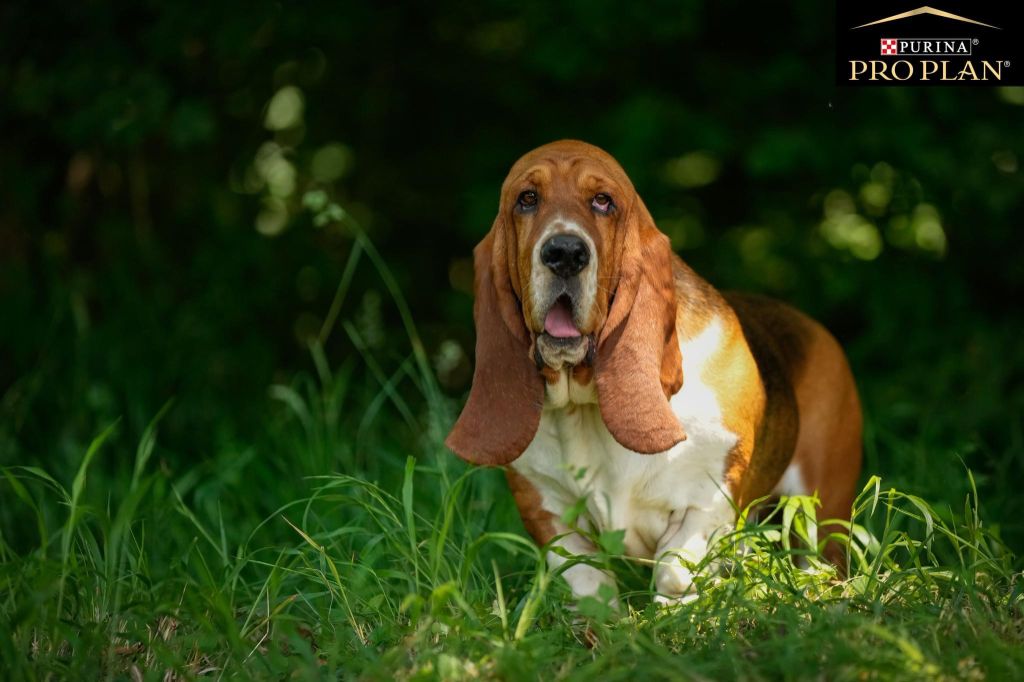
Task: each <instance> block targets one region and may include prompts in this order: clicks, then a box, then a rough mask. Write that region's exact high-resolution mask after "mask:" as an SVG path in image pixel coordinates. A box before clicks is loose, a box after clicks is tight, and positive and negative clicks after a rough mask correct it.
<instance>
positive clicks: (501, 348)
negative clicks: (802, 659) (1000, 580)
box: [447, 140, 861, 601]
mask: <svg viewBox="0 0 1024 682" xmlns="http://www.w3.org/2000/svg"><path fill="white" fill-rule="evenodd" d="M605 208H606V209H607V210H604V209H605ZM556 236H563V238H568V239H569V240H571V243H572V244H573V248H575V249H577V250H578V252H573V253H574V254H575V255H576V256H579V260H578V262H575V266H574V267H560V266H561V265H562V264H563V263H562V262H561V261H558V260H557V259H556V260H554V261H552V258H551V257H550V256H551V254H550V251H551V247H550V244H551V243H552V242H551V240H552V238H553V237H556ZM563 240H564V239H563ZM559 243H561V242H559ZM583 251H586V253H583ZM559 253H562V252H559ZM474 255H475V269H476V282H475V286H476V302H475V307H474V319H475V322H476V328H477V348H476V369H475V373H474V377H473V387H472V390H471V392H470V396H469V399H468V401H467V403H466V406H465V408H464V410H463V412H462V415H461V416H460V418H459V420H458V422H457V423H456V425H455V427H454V428H453V430H452V432H451V434H450V435H449V438H448V441H447V443H448V445H449V447H450V448H451V449H452V450H453V451H454V452H455V453H456V454H458V455H459V456H460V457H462V458H463V459H465V460H468V461H470V462H473V463H475V464H480V465H486V466H505V467H506V472H507V476H508V481H509V485H510V487H511V490H512V493H513V495H514V496H515V500H516V504H517V505H518V508H519V511H520V514H521V515H522V518H523V522H524V524H525V526H526V529H527V531H528V532H529V533H530V534H531V535H532V536H533V538H534V539H535V540H536V541H537V542H538V543H539V544H541V545H545V544H547V543H549V542H551V541H552V540H553V539H554V542H555V543H556V544H558V545H560V546H561V547H562V548H564V549H565V550H566V551H568V552H569V553H570V554H576V555H579V554H587V553H590V552H593V551H594V549H595V548H594V547H593V546H592V545H591V544H590V542H589V541H588V540H586V539H585V537H584V536H583V535H580V534H578V533H576V532H573V531H572V529H570V528H568V527H566V526H565V525H564V524H563V523H562V521H561V520H560V519H561V518H562V517H563V513H564V512H565V511H566V510H567V509H568V508H570V507H572V506H573V505H575V504H576V503H577V501H578V500H579V499H581V498H584V499H585V500H586V506H585V511H584V513H583V514H582V515H581V516H580V518H579V520H578V524H579V527H580V528H583V529H586V530H589V531H593V532H594V533H600V532H603V531H607V530H620V529H621V530H624V531H625V547H626V553H627V554H629V555H631V556H636V557H644V558H651V559H656V560H657V564H656V568H655V585H656V588H657V591H658V593H659V599H661V600H664V601H672V600H677V599H680V598H684V597H687V596H688V595H691V594H692V590H693V576H692V575H691V573H690V571H689V569H688V568H687V565H686V562H694V563H695V562H698V561H700V560H701V559H702V558H703V557H704V556H706V554H707V550H708V543H709V542H710V541H711V540H712V539H713V537H714V535H715V534H716V533H718V532H720V531H722V530H724V529H727V528H728V527H729V526H730V525H731V524H732V523H733V521H734V520H735V511H734V510H735V508H737V507H738V508H741V509H742V508H743V507H744V506H745V505H746V504H748V503H749V502H751V501H752V500H755V499H758V498H760V497H762V496H766V495H770V494H810V493H815V492H816V493H817V494H818V496H819V497H820V499H821V503H822V508H821V509H820V510H819V518H840V519H843V518H849V514H850V505H851V502H852V500H853V496H854V492H855V486H856V482H857V478H858V476H859V474H860V465H861V413H860V405H859V401H858V398H857V391H856V387H855V385H854V381H853V377H852V375H851V373H850V369H849V366H848V364H847V362H846V358H845V356H844V354H843V351H842V349H841V348H840V347H839V345H838V343H837V342H836V341H835V339H834V338H833V337H832V336H831V335H830V334H829V333H828V332H827V331H826V330H825V329H824V328H823V327H822V326H821V325H819V324H818V323H816V322H814V321H813V320H811V319H810V318H808V317H806V316H805V315H803V314H801V313H800V312H798V311H796V310H795V309H793V308H790V307H788V306H786V305H784V304H782V303H778V302H776V301H773V300H770V299H767V298H762V297H757V296H750V295H741V294H734V295H723V294H721V293H719V292H718V291H716V290H715V289H714V288H713V287H712V286H711V285H710V284H708V283H707V282H706V281H704V280H703V279H701V278H700V277H699V276H698V275H697V274H696V273H694V272H693V270H691V269H690V268H689V267H687V266H686V265H685V264H684V263H683V262H682V260H681V259H680V258H679V257H678V256H676V255H675V254H674V253H672V251H671V248H670V246H669V241H668V239H667V238H666V237H665V236H664V235H663V234H662V233H661V232H659V231H658V229H657V227H656V226H655V225H654V222H653V220H652V219H651V216H650V214H649V213H648V211H647V209H646V207H645V206H644V204H643V202H642V201H641V200H640V197H639V196H638V195H637V194H636V191H635V190H634V188H633V185H632V183H631V182H630V181H629V178H628V177H627V176H626V174H625V172H624V171H623V170H622V168H621V167H620V166H619V164H618V163H617V162H616V161H615V160H614V159H613V158H612V157H611V156H609V155H608V154H607V153H605V152H604V151H602V150H600V149H598V148H596V147H593V146H591V145H588V144H585V143H582V142H577V141H571V140H564V141H561V142H555V143H552V144H549V145H545V146H543V147H540V148H538V149H536V150H534V151H532V152H530V153H528V154H526V155H525V156H523V157H522V158H521V159H520V160H519V161H518V162H516V164H515V165H514V166H513V167H512V170H511V171H510V172H509V175H508V177H507V178H506V180H505V183H504V185H503V187H502V195H501V201H500V206H499V213H498V216H497V218H496V219H495V222H494V225H493V227H492V229H491V231H490V232H489V233H488V234H487V236H486V237H484V239H483V241H481V243H480V244H479V245H478V246H477V248H476V250H475V252H474ZM584 261H585V263H584ZM581 264H582V267H580V265H581ZM559 306H561V307H559ZM556 538H557V539H556ZM828 551H829V552H830V554H831V555H832V558H834V559H836V558H838V557H839V556H841V552H840V551H839V550H838V547H835V546H832V547H830V548H829V549H828ZM548 557H549V562H550V564H551V565H552V566H559V565H561V564H562V563H564V562H565V559H564V558H563V557H562V556H560V555H559V554H558V553H555V552H549V555H548ZM680 559H684V560H685V561H680ZM563 575H564V577H565V579H566V580H567V581H568V583H569V586H570V587H571V589H572V591H573V594H574V595H575V596H576V597H577V598H579V597H583V596H588V595H596V594H597V593H598V589H599V588H600V587H601V586H602V585H608V586H609V587H611V588H614V587H615V585H614V582H613V580H612V578H611V577H610V576H609V575H607V574H606V573H604V572H603V571H601V570H599V569H597V568H594V567H591V566H589V565H586V564H582V563H581V564H576V565H574V566H572V567H570V568H569V569H568V570H566V571H565V572H564V573H563Z"/></svg>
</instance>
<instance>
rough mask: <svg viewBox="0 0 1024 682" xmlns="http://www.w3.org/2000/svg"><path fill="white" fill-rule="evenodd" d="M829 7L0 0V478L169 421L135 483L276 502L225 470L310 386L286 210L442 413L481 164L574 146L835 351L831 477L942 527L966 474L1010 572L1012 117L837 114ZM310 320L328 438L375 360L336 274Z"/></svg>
mask: <svg viewBox="0 0 1024 682" xmlns="http://www.w3.org/2000/svg"><path fill="white" fill-rule="evenodd" d="M834 9H835V8H834V6H833V4H832V3H823V2H817V1H813V0H805V1H801V2H792V3H786V4H776V3H750V2H743V3H723V2H715V3H711V2H698V1H696V0H689V1H686V0H684V1H680V0H673V1H672V2H653V3H645V4H644V5H643V7H640V6H639V5H638V4H635V3H633V4H631V3H620V2H602V1H599V0H587V1H586V2H567V3H549V2H533V1H525V2H524V1H517V2H494V3H479V4H470V3H457V2H439V3H431V4H430V6H429V7H427V6H426V5H411V6H407V7H399V6H397V5H394V6H385V5H383V4H381V3H377V4H375V5H370V4H356V3H336V2H304V3H295V4H279V3H267V2H249V1H247V2H217V3H204V4H191V3H151V2H133V3H95V2H82V3H47V2H37V3H32V4H28V3H16V4H10V3H9V4H6V5H5V6H4V7H3V8H2V9H0V94H2V96H0V179H2V182H0V464H11V463H20V464H42V465H44V466H45V467H47V469H48V470H50V471H53V472H59V473H60V474H61V477H62V478H63V479H65V480H67V479H70V477H71V476H72V475H73V472H74V471H75V468H76V467H77V463H78V462H79V461H80V459H81V456H82V452H83V451H84V448H85V447H86V445H87V444H88V442H89V440H90V439H91V438H92V437H93V436H94V435H95V434H96V433H97V432H99V431H100V430H101V429H102V428H103V427H104V426H106V425H107V424H109V423H110V422H111V421H112V420H113V419H115V418H117V417H118V416H121V417H122V418H123V421H122V424H121V427H120V428H121V430H122V432H123V433H125V434H126V436H125V437H123V438H121V439H120V440H119V441H118V442H117V443H115V444H114V446H113V449H112V450H111V451H110V454H108V455H105V456H104V459H103V460H102V462H101V464H99V465H97V466H102V467H105V468H106V469H108V470H110V471H118V470H120V469H121V468H124V467H129V466H130V456H129V453H130V452H131V451H132V450H133V448H134V445H133V443H134V442H136V441H137V435H138V434H139V433H141V431H142V429H143V427H144V426H145V424H146V423H147V422H148V421H149V420H150V419H151V418H152V417H153V415H154V414H155V413H156V412H157V410H158V409H159V408H160V406H161V405H162V404H163V403H164V402H165V401H167V400H168V399H169V398H172V397H173V398H174V399H175V402H174V405H173V408H172V409H171V411H170V413H169V414H168V415H167V417H166V418H165V420H164V423H163V430H162V434H161V445H160V448H159V462H160V467H161V470H162V471H164V472H165V473H166V476H167V477H168V479H169V480H179V479H180V478H181V477H187V476H192V475H195V472H197V471H200V472H201V471H204V470H206V471H208V470H209V469H210V468H211V467H216V468H223V467H228V466H233V465H235V464H236V463H237V462H239V461H242V462H244V466H245V467H248V468H250V469H255V470H259V469H260V468H261V467H263V468H266V469H267V470H268V471H272V472H275V473H274V474H273V476H272V477H271V478H270V479H268V480H269V481H273V480H282V479H281V478H280V477H281V473H282V472H287V471H288V463H287V462H284V463H282V462H280V461H275V462H274V463H273V464H271V462H272V461H273V460H274V458H275V455H274V451H273V450H272V449H271V448H270V447H269V446H266V445H260V444H265V443H266V442H267V439H268V438H270V437H269V436H267V435H266V434H267V431H268V426H267V425H268V424H271V425H272V424H273V423H274V420H275V419H277V418H278V417H279V413H278V411H279V410H280V409H281V408H280V407H279V405H278V402H276V401H273V400H271V399H270V398H268V397H267V389H268V386H270V385H271V384H273V383H283V384H289V383H290V382H291V383H294V382H295V381H296V379H295V378H296V377H302V376H311V375H313V374H314V369H313V367H314V363H313V360H312V359H311V354H310V351H309V341H310V339H311V338H314V337H316V336H317V334H318V333H319V332H320V330H321V326H322V324H323V320H324V316H325V315H326V313H327V311H328V309H329V307H330V304H331V300H332V297H333V296H334V292H335V288H336V286H337V283H338V281H339V279H340V277H341V274H342V271H343V269H344V267H345V263H346V260H347V258H348V256H349V254H350V252H351V249H352V248H353V228H352V227H351V226H350V225H346V224H339V223H337V222H332V221H327V222H326V223H325V224H320V225H317V224H316V223H317V222H321V223H323V222H324V221H322V220H321V221H316V220H314V217H315V216H314V212H312V211H310V210H309V209H308V208H307V207H306V206H308V202H309V199H308V193H310V192H318V191H322V192H325V193H326V195H327V196H329V197H331V198H333V199H334V200H335V201H336V202H337V203H338V204H339V205H340V206H341V207H342V208H343V209H344V210H345V211H346V212H347V213H348V214H349V215H351V216H353V217H354V218H355V219H356V220H357V221H358V222H359V224H360V225H361V226H362V229H364V230H365V231H366V233H367V235H368V236H369V238H370V239H371V240H372V242H373V243H374V244H375V245H376V247H377V249H378V250H379V252H380V253H381V256H382V258H383V259H384V260H385V261H386V262H387V263H388V265H389V267H390V268H391V271H392V272H393V274H394V276H395V278H396V279H397V282H398V284H399V286H400V287H401V290H402V292H404V295H405V296H406V297H407V299H408V301H409V304H410V307H411V309H412V314H413V318H414V320H415V322H416V323H417V325H418V328H419V330H420V333H421V334H422V338H423V343H424V347H425V351H426V353H427V355H428V357H429V358H431V360H432V361H433V362H435V367H436V369H437V373H438V379H439V381H440V385H441V386H442V388H443V390H444V391H445V392H446V395H447V396H448V399H449V400H450V401H451V404H450V407H451V410H452V411H454V409H456V408H457V405H458V401H459V400H460V399H461V397H462V396H463V395H464V394H465V392H466V391H467V389H468V381H469V377H470V370H471V349H472V342H473V330H472V321H471V295H470V287H471V281H472V280H471V277H472V268H471V261H470V253H471V249H472V246H473V245H474V244H475V243H476V242H477V241H478V240H479V239H480V238H481V237H482V236H483V235H484V233H485V232H486V231H487V229H488V228H489V226H490V223H491V220H492V219H493V216H494V211H495V209H496V205H497V198H498V189H499V186H500V183H501V181H502V179H503V178H504V174H505V172H506V171H507V169H508V168H509V166H510V165H511V164H512V162H513V161H514V160H515V159H516V158H517V157H518V156H519V155H521V154H522V153H524V152H526V151H528V150H529V149H531V148H533V147H534V146H537V145H539V144H542V143H544V142H548V141H551V140H553V139H558V138H563V137H574V138H580V139H584V140H587V141H590V142H593V143H595V144H597V145H600V146H602V147H604V148H606V149H607V150H608V151H610V152H611V153H612V154H613V155H615V156H616V157H617V158H618V159H619V160H620V161H621V163H622V164H623V166H624V167H625V168H626V170H627V172H629V173H630V175H631V177H632V178H633V181H634V183H635V185H636V186H637V188H638V190H639V191H640V192H641V194H642V195H643V197H644V199H645V201H646V203H647V204H648V206H649V207H650V208H651V210H652V213H653V214H654V216H655V219H656V221H657V222H658V224H659V226H660V227H661V228H662V230H663V231H665V232H666V233H668V234H669V235H670V236H671V237H672V240H673V244H674V246H675V248H676V250H677V251H678V252H679V253H680V254H682V256H683V257H684V258H685V259H686V260H687V261H688V262H689V263H690V264H691V265H692V266H694V267H695V268H696V269H697V270H698V271H699V272H701V273H702V274H704V275H705V276H706V277H707V278H708V279H710V280H711V281H712V283H714V284H715V285H716V286H719V287H720V288H744V289H750V290H756V291H760V292H763V293H767V294H770V295H773V296H777V297H780V298H782V299H785V300H787V301H790V302H793V303H795V304H797V305H799V306H800V307H802V308H804V309H805V310H807V311H808V312H810V313H812V314H814V315H816V316H817V317H818V318H819V319H821V320H822V321H823V322H825V323H826V324H827V325H828V326H829V327H830V328H831V329H832V330H833V331H834V332H835V334H836V335H837V336H838V337H839V338H840V340H841V341H842V342H843V343H844V344H845V346H846V347H847V349H848V351H849V353H850V356H851V360H852V363H853V365H854V370H855V372H856V374H857V376H858V381H859V384H860V387H861V391H862V394H863V399H864V403H865V408H866V412H867V420H868V429H867V445H866V471H867V472H869V473H878V474H881V475H883V477H884V481H885V483H886V484H894V485H899V486H901V487H903V488H904V489H906V490H908V491H910V492H915V493H918V494H921V495H922V496H925V497H928V498H929V499H931V500H933V501H936V502H938V503H940V504H947V503H948V504H949V505H952V507H953V508H954V509H956V508H958V507H959V508H961V509H962V504H963V499H964V495H965V494H966V492H967V491H968V489H969V481H968V477H967V474H966V471H965V465H966V467H969V468H970V469H971V470H972V471H973V472H974V474H975V477H976V479H977V480H978V483H979V487H980V492H981V503H982V507H983V509H984V511H985V518H986V519H987V521H988V522H989V523H991V524H994V525H997V526H1000V527H1001V528H1002V532H1003V535H1004V537H1005V538H1006V539H1007V540H1008V541H1010V543H1011V545H1015V546H1017V547H1020V543H1021V541H1022V540H1024V526H1022V524H1021V521H1020V519H1021V518H1024V498H1022V497H1021V496H1020V495H1019V494H1018V490H1017V489H1018V487H1019V485H1020V481H1021V480H1024V429H1022V419H1021V417H1022V415H1024V409H1022V408H1024V349H1022V344H1021V333H1022V331H1024V318H1022V317H1021V315H1020V303H1019V301H1020V297H1021V294H1022V293H1024V267H1022V265H1021V257H1022V255H1024V253H1022V249H1021V247H1022V246H1024V240H1022V238H1021V229H1020V226H1021V219H1020V217H1021V210H1022V207H1021V198H1022V196H1024V175H1022V173H1021V170H1020V167H1019V164H1020V159H1021V157H1022V155H1024V89H1022V88H1001V89H1000V88H991V89H989V88H980V89H979V88H972V89H957V88H913V89H900V88H887V89H870V88H859V89H855V88H843V89H837V88H836V87H835V86H834V85H833V83H834V80H833V64H834V53H833V49H834ZM318 196H323V195H319V194H314V195H313V197H314V198H315V197H318ZM304 198H306V202H305V204H304ZM340 318H341V319H344V320H346V321H348V322H349V323H350V329H351V330H354V331H355V332H357V336H356V337H357V338H359V339H360V340H361V342H362V343H363V344H364V349H363V352H357V351H356V350H355V348H354V346H353V343H352V339H353V338H354V336H353V334H352V333H351V332H350V333H343V332H342V331H341V327H340V326H338V327H336V328H334V329H333V331H332V333H331V334H330V337H329V339H328V340H327V343H326V347H325V354H324V356H325V358H326V359H327V362H328V363H329V364H330V365H331V366H333V367H337V368H339V372H340V373H341V374H342V375H343V376H344V377H345V381H346V382H347V385H346V387H345V389H344V390H345V391H347V394H346V395H347V396H348V397H347V398H346V400H347V401H348V402H347V403H346V405H347V406H348V407H346V411H345V414H344V418H343V420H342V423H341V427H340V428H341V430H342V431H343V432H344V430H345V429H346V428H352V429H354V428H356V425H358V424H360V423H361V421H360V420H361V419H362V418H363V415H364V414H365V409H366V405H368V404H371V403H372V401H373V399H374V396H375V395H377V394H379V392H380V389H379V386H378V384H377V383H376V380H375V379H374V378H373V377H372V376H371V374H372V372H368V371H367V370H366V368H365V364H366V357H368V355H367V354H369V356H370V357H373V358H375V362H379V363H380V365H381V366H382V367H384V368H386V371H387V372H388V373H390V372H393V371H395V368H396V367H400V366H401V363H402V362H403V361H405V360H406V359H407V358H408V355H409V341H408V339H407V337H406V334H405V332H404V331H403V329H402V327H401V325H400V323H399V318H398V315H397V313H396V310H395V306H394V305H393V301H392V297H391V295H390V294H389V293H388V292H387V290H386V288H385V287H384V285H383V284H382V282H381V278H380V275H379V273H378V272H377V271H376V270H375V269H374V268H372V267H369V266H368V265H367V263H366V261H365V259H363V260H362V261H360V265H359V267H358V268H357V270H356V271H355V275H354V279H353V283H352V289H351V291H349V293H348V295H347V297H346V298H345V301H344V305H343V306H342V309H341V314H340ZM398 382H399V383H398V390H399V391H400V392H401V393H402V395H403V396H405V397H406V399H407V401H408V402H409V404H410V405H409V406H410V410H411V411H412V412H414V413H419V411H420V410H422V409H424V408H423V407H422V405H420V403H421V402H422V399H421V398H417V397H416V396H417V395H419V393H418V392H417V390H416V387H415V385H414V381H413V379H412V378H403V377H401V376H399V378H398ZM377 419H378V421H379V422H380V423H381V424H384V425H389V424H394V426H393V427H390V426H389V428H386V429H384V431H385V432H384V433H382V434H381V435H379V436H378V438H377V440H376V441H373V442H374V443H376V444H377V446H382V444H390V445H391V446H393V449H394V450H395V451H398V452H402V451H414V450H415V448H416V447H418V445H417V443H418V439H419V435H418V434H417V431H416V429H415V428H414V427H410V426H409V425H408V424H405V425H403V424H402V422H400V421H399V420H398V419H397V417H395V416H394V415H392V414H391V413H390V412H388V410H387V409H385V410H383V411H382V412H381V413H380V415H379V417H377ZM389 419H390V420H391V422H389V421H388V420H389ZM346 420H348V421H346ZM271 440H272V439H271ZM253 443H256V444H257V445H252V444H253ZM351 447H352V448H356V449H358V448H363V447H364V445H360V444H353V445H351ZM403 449H404V450H403ZM361 457H362V459H360V458H357V459H356V460H354V461H368V460H371V461H372V460H373V458H374V454H373V451H367V452H366V453H363V454H362V455H361ZM403 458H404V455H403V456H402V457H397V456H396V461H401V459H403ZM342 461H346V462H347V461H351V460H348V459H345V460H341V459H338V460H334V459H331V454H330V453H328V457H327V460H326V462H327V466H331V467H335V468H338V467H340V466H341V464H340V463H339V462H342ZM238 466H243V465H241V464H240V465H238ZM204 467H205V469H204ZM298 473H315V472H298ZM298 473H296V475H298ZM352 473H357V474H360V473H363V474H365V475H373V476H383V475H384V474H382V473H381V469H380V468H376V469H375V468H373V467H369V468H367V469H365V471H354V472H352ZM275 476H276V477H277V478H276V479H274V478H273V477H275ZM256 504H259V501H258V500H257V501H256ZM268 504H269V503H268ZM3 515H4V517H5V520H6V522H11V518H10V517H7V516H6V513H4V514H3ZM8 536H10V533H8Z"/></svg>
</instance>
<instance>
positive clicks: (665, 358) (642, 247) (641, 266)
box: [594, 197, 686, 454]
mask: <svg viewBox="0 0 1024 682" xmlns="http://www.w3.org/2000/svg"><path fill="white" fill-rule="evenodd" d="M625 228H626V234H625V235H624V237H623V246H622V249H623V251H622V262H621V264H620V266H619V280H618V286H617V288H616V290H615V293H614V297H615V298H614V300H613V301H612V303H611V307H610V309H609V311H608V318H607V320H606V321H605V325H604V327H603V328H602V329H601V333H600V335H599V337H598V346H597V357H596V361H595V367H594V368H595V375H596V380H597V397H598V403H599V404H600V408H601V417H602V418H603V419H604V423H605V426H607V427H608V430H609V431H610V432H611V434H612V437H613V438H615V440H616V441H618V442H619V444H620V445H622V446H624V447H626V448H629V449H630V450H632V451H634V452H640V453H644V454H653V453H656V452H664V451H665V450H668V449H669V448H671V447H672V446H673V445H675V444H676V443H679V442H680V441H683V440H685V439H686V432H685V431H684V430H683V427H682V425H681V424H680V423H679V419H678V418H677V417H676V416H675V414H674V413H673V412H672V408H671V406H670V405H669V402H668V399H669V398H670V397H671V396H672V395H673V394H675V393H676V392H677V391H678V390H679V388H680V387H681V386H682V384H683V369H682V362H681V356H680V353H679V339H678V338H677V335H676V297H675V283H674V281H673V276H672V247H671V245H670V243H669V240H668V237H666V236H665V235H664V234H662V233H661V232H660V231H658V228H656V227H655V226H654V221H653V220H652V219H651V216H650V214H649V213H648V212H647V208H646V207H645V206H644V205H643V202H641V201H640V198H639V197H635V198H634V204H633V206H632V208H631V210H630V215H629V216H627V220H626V221H625Z"/></svg>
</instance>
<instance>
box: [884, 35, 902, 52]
mask: <svg viewBox="0 0 1024 682" xmlns="http://www.w3.org/2000/svg"><path fill="white" fill-rule="evenodd" d="M899 53H900V48H899V43H898V41H897V39H896V38H882V54H899Z"/></svg>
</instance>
